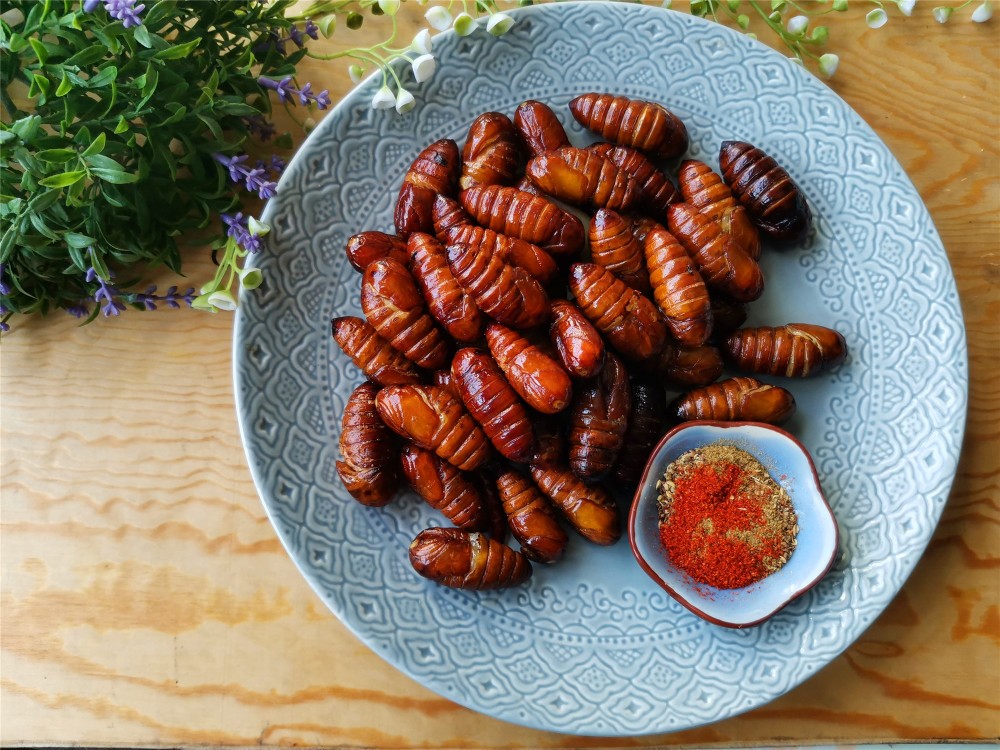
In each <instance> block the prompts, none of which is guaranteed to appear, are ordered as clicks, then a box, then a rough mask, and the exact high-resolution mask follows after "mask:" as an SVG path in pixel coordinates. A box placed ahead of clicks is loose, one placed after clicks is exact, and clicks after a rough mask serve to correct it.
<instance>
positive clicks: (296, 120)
mask: <svg viewBox="0 0 1000 750" xmlns="http://www.w3.org/2000/svg"><path fill="white" fill-rule="evenodd" d="M281 106H283V107H284V108H285V112H287V113H288V116H289V117H291V118H292V121H293V122H294V123H295V124H296V125H298V126H299V127H300V128H305V120H300V119H299V118H298V117H296V116H295V111H294V110H295V107H293V106H292V105H291V102H282V105H281Z"/></svg>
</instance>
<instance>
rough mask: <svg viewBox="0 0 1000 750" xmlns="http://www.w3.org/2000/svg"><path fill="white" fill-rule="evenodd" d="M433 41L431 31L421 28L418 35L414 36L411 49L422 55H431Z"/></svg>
mask: <svg viewBox="0 0 1000 750" xmlns="http://www.w3.org/2000/svg"><path fill="white" fill-rule="evenodd" d="M433 46H434V45H433V42H431V32H430V31H428V30H427V29H421V30H420V31H418V32H417V35H416V36H415V37H413V41H412V42H410V49H412V50H413V51H414V52H418V53H420V54H421V55H429V54H430V53H431V49H432V47H433Z"/></svg>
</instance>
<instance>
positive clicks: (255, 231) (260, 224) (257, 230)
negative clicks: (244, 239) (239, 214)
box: [247, 216, 271, 237]
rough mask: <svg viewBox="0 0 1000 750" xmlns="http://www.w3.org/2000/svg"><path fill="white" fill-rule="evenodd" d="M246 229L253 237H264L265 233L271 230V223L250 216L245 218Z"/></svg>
mask: <svg viewBox="0 0 1000 750" xmlns="http://www.w3.org/2000/svg"><path fill="white" fill-rule="evenodd" d="M247 229H248V230H249V231H250V234H252V235H253V236H254V237H266V236H267V233H268V232H270V231H271V225H270V224H268V223H267V222H266V221H257V219H255V218H254V217H252V216H251V217H250V218H249V219H248V220H247Z"/></svg>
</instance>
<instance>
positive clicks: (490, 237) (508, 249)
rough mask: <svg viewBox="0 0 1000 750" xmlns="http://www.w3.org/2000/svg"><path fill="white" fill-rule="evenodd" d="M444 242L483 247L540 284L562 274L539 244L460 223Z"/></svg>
mask: <svg viewBox="0 0 1000 750" xmlns="http://www.w3.org/2000/svg"><path fill="white" fill-rule="evenodd" d="M444 236H445V240H444V241H445V242H446V243H447V244H454V245H470V246H472V245H483V246H484V247H486V248H488V249H489V250H490V251H491V252H493V253H494V254H495V255H497V257H499V258H500V260H502V261H503V262H504V263H509V264H510V265H512V266H516V267H517V268H520V269H522V270H523V271H526V272H527V273H528V274H529V275H530V276H534V277H535V278H536V279H538V280H539V281H540V282H541V283H543V284H546V283H548V282H549V281H551V280H552V279H553V278H555V276H556V274H557V273H559V266H558V265H557V264H556V262H555V261H554V260H553V259H552V256H551V255H549V254H548V253H547V252H545V251H544V250H542V249H541V248H540V247H538V245H533V244H531V243H530V242H525V241H524V240H519V239H517V238H516V237H508V236H507V235H504V234H497V233H496V232H494V231H493V230H492V229H484V228H483V227H480V226H476V225H475V224H460V225H458V226H454V227H452V228H451V229H449V230H448V231H447V232H446V233H445V235H444Z"/></svg>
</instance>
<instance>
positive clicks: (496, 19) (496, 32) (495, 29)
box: [486, 13, 514, 36]
mask: <svg viewBox="0 0 1000 750" xmlns="http://www.w3.org/2000/svg"><path fill="white" fill-rule="evenodd" d="M513 25H514V19H513V18H511V17H510V16H508V15H507V14H506V13H494V14H493V15H492V16H490V20H489V21H487V22H486V30H487V31H488V32H489V33H491V34H492V35H493V36H503V35H504V34H506V33H507V32H508V31H510V27H511V26H513Z"/></svg>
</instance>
